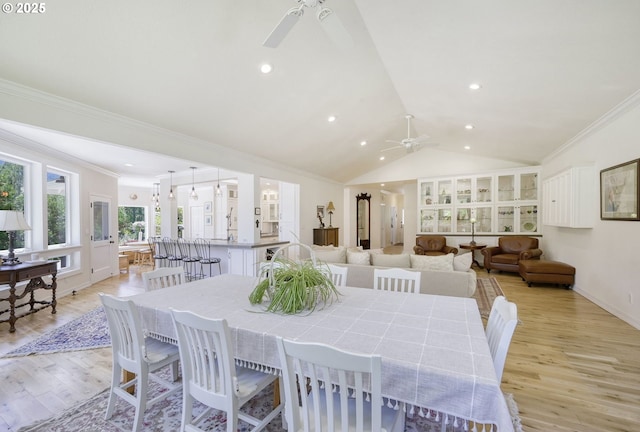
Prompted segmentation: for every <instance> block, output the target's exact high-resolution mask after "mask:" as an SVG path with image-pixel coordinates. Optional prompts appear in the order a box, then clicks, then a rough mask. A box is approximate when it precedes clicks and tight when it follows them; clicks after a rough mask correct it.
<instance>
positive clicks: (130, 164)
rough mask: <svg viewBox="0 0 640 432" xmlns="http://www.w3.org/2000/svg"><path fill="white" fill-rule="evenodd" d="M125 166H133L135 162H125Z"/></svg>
mask: <svg viewBox="0 0 640 432" xmlns="http://www.w3.org/2000/svg"><path fill="white" fill-rule="evenodd" d="M124 166H126V167H132V166H133V164H132V163H126V164H124Z"/></svg>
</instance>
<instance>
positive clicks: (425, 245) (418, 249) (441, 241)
mask: <svg viewBox="0 0 640 432" xmlns="http://www.w3.org/2000/svg"><path fill="white" fill-rule="evenodd" d="M413 252H414V253H415V254H416V255H446V254H450V253H452V254H454V255H456V254H457V253H458V249H457V248H454V247H452V246H447V238H446V237H445V236H439V235H423V236H418V237H416V245H415V246H414V247H413Z"/></svg>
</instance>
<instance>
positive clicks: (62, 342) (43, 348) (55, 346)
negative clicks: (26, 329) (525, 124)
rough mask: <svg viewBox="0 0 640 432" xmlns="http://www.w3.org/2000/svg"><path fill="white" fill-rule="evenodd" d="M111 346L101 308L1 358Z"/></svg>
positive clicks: (104, 316)
mask: <svg viewBox="0 0 640 432" xmlns="http://www.w3.org/2000/svg"><path fill="white" fill-rule="evenodd" d="M108 346H111V337H110V336H109V326H108V325H107V316H106V315H105V313H104V309H103V308H102V306H99V307H97V308H96V309H94V310H92V311H91V312H88V313H86V314H84V315H82V316H80V317H78V318H76V319H74V320H73V321H71V322H68V323H67V324H64V325H62V326H60V327H58V328H57V329H55V330H53V331H51V332H49V333H46V334H44V335H42V336H40V337H39V338H37V339H36V340H34V341H32V342H29V343H28V344H26V345H23V346H21V347H19V348H17V349H15V350H13V351H10V352H8V353H7V354H5V355H4V356H2V357H1V358H5V357H20V356H27V355H33V354H51V353H56V352H64V351H77V350H83V349H92V348H103V347H108Z"/></svg>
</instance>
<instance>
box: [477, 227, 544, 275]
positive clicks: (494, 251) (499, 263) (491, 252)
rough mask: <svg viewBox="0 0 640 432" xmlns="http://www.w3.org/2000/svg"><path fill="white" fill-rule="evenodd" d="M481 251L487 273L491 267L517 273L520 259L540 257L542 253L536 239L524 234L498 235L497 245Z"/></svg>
mask: <svg viewBox="0 0 640 432" xmlns="http://www.w3.org/2000/svg"><path fill="white" fill-rule="evenodd" d="M481 252H482V255H484V268H486V269H487V272H488V273H491V270H493V269H495V270H504V271H508V272H515V273H518V272H519V268H518V262H519V261H520V260H530V259H540V256H541V255H542V251H541V250H540V249H538V239H537V238H534V237H525V236H508V237H500V238H499V239H498V246H493V247H488V248H484V249H482V250H481Z"/></svg>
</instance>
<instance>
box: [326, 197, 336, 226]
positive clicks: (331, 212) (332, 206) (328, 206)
mask: <svg viewBox="0 0 640 432" xmlns="http://www.w3.org/2000/svg"><path fill="white" fill-rule="evenodd" d="M335 210H336V208H335V206H334V205H333V201H329V204H328V205H327V212H329V228H333V227H332V226H331V216H332V215H333V212H334V211H335Z"/></svg>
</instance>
